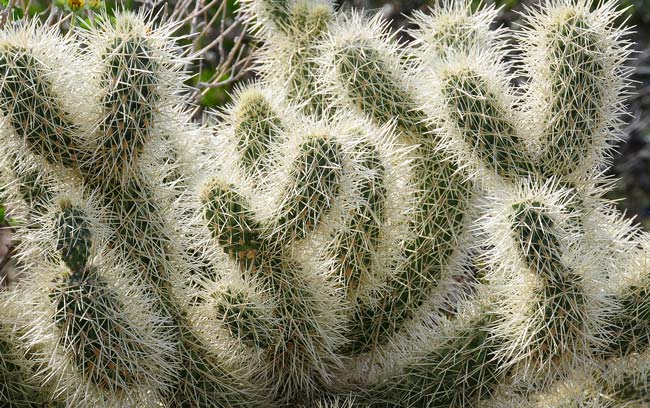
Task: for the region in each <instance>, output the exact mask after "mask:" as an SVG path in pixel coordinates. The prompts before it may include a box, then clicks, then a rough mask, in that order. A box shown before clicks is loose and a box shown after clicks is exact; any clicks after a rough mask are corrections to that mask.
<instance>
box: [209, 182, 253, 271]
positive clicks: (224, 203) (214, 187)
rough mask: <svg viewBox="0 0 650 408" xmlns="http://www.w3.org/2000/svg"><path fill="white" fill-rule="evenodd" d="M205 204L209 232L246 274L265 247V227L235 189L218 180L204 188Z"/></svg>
mask: <svg viewBox="0 0 650 408" xmlns="http://www.w3.org/2000/svg"><path fill="white" fill-rule="evenodd" d="M202 201H203V204H204V206H205V219H206V221H207V225H208V228H209V229H210V231H211V232H212V235H213V236H214V237H215V238H216V240H217V242H218V243H219V245H220V246H221V248H222V249H223V251H224V252H225V253H226V254H228V256H230V257H231V258H234V259H235V260H237V262H238V263H239V264H240V266H241V268H242V270H244V271H246V270H248V268H249V266H251V265H253V264H254V263H255V258H256V257H257V255H258V252H259V250H260V247H261V246H262V238H261V237H260V230H261V226H260V225H259V223H258V222H256V221H255V220H254V218H253V212H252V211H251V210H250V209H249V205H248V203H247V202H246V200H245V198H244V197H242V196H241V194H239V193H237V192H236V191H235V189H234V186H233V185H225V184H224V183H222V182H221V181H220V180H214V181H213V182H212V184H211V185H206V186H205V187H204V196H203V200H202Z"/></svg>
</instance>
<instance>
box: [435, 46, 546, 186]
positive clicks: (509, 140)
mask: <svg viewBox="0 0 650 408" xmlns="http://www.w3.org/2000/svg"><path fill="white" fill-rule="evenodd" d="M469 61H470V60H469V59H468V60H467V62H469ZM472 62H474V61H472ZM461 66H462V65H461ZM497 68H503V67H498V66H497ZM443 71H444V72H443V73H441V78H440V82H441V84H440V85H441V89H440V93H441V96H442V98H443V101H442V102H443V104H444V112H445V116H446V117H445V118H444V120H446V121H447V123H448V125H449V126H450V127H451V132H453V133H454V134H455V136H457V137H459V138H460V139H461V144H462V145H464V146H465V149H464V150H466V151H465V152H463V153H465V154H469V155H472V156H475V157H473V158H472V159H473V160H478V161H479V162H480V165H481V166H482V167H483V168H484V169H486V171H487V172H488V173H491V174H494V173H496V174H497V175H499V176H501V177H502V178H504V179H506V180H508V181H511V182H512V181H515V180H517V179H519V178H522V177H527V176H530V175H533V174H535V168H534V165H533V163H532V161H530V160H529V159H528V155H527V153H528V152H527V148H526V145H525V144H524V143H523V141H522V139H521V136H520V135H519V134H518V133H519V132H518V129H517V127H516V122H515V121H514V118H513V111H512V110H511V106H509V105H508V104H506V102H505V98H504V96H505V89H499V87H498V86H496V84H493V85H494V86H490V82H489V81H490V79H489V78H485V77H484V76H483V75H481V73H479V72H477V71H476V70H475V69H472V68H470V67H469V66H465V67H463V68H460V69H457V70H456V69H445V68H443ZM503 74H505V73H503ZM497 75H498V74H497ZM493 81H494V80H493ZM499 91H502V92H499ZM468 161H469V160H468Z"/></svg>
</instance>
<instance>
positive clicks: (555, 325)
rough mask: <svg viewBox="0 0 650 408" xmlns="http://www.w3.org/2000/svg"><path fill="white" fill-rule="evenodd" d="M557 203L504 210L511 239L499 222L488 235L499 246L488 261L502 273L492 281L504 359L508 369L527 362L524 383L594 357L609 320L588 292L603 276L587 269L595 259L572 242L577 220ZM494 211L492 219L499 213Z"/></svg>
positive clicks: (537, 201)
mask: <svg viewBox="0 0 650 408" xmlns="http://www.w3.org/2000/svg"><path fill="white" fill-rule="evenodd" d="M550 197H551V196H549V198H548V200H549V201H548V202H546V201H544V200H543V198H544V197H543V196H542V195H538V196H537V197H535V196H534V195H531V196H529V197H526V198H522V199H521V200H514V202H511V203H510V204H508V203H506V204H504V205H505V206H509V207H510V208H509V209H505V211H506V212H505V213H504V216H505V217H504V219H503V220H502V221H501V222H504V223H505V225H503V226H504V227H506V228H507V231H508V232H506V231H503V230H502V229H501V227H500V226H499V225H498V224H496V223H495V224H492V223H490V224H489V226H486V228H491V229H493V231H487V230H486V233H488V234H491V238H490V240H491V242H493V243H494V244H495V249H494V250H493V255H492V256H490V257H488V263H489V264H490V265H491V267H492V268H493V270H494V274H491V275H490V277H491V278H490V281H491V284H493V285H494V287H495V288H496V289H495V290H496V292H497V293H500V294H501V296H499V299H500V300H499V302H502V303H499V306H498V307H497V310H498V312H497V314H498V315H499V316H500V318H499V321H498V323H497V327H498V329H497V331H498V332H499V333H502V334H503V336H504V344H503V348H502V349H501V350H500V352H501V353H502V354H501V358H502V359H504V363H505V364H519V363H521V365H520V368H521V369H522V370H523V372H522V374H523V375H524V376H530V377H532V378H535V377H536V376H538V375H541V376H542V377H543V378H545V379H548V378H550V376H552V375H554V374H556V373H557V372H559V371H562V370H564V369H566V368H567V367H573V366H575V365H576V364H577V363H578V362H581V361H584V360H585V359H588V358H589V357H590V356H591V355H592V352H593V350H594V348H596V347H597V346H598V344H599V343H598V341H597V340H596V339H597V335H598V330H599V329H598V327H599V325H600V324H601V323H602V321H600V319H602V314H603V312H602V310H603V300H602V299H601V298H600V297H599V296H598V294H597V291H589V290H588V288H589V285H598V280H597V277H596V276H595V275H593V274H594V272H593V271H592V270H591V269H589V267H588V266H586V265H584V264H583V258H582V257H585V256H587V255H586V254H582V253H580V251H581V250H582V249H581V247H580V246H579V245H580V242H579V241H578V242H574V243H572V241H575V240H576V233H575V231H572V230H571V228H570V225H571V219H570V218H569V217H568V216H569V215H571V214H568V213H566V212H567V209H566V207H564V204H562V202H561V201H559V202H554V201H553V200H555V199H551V198H550ZM558 197H559V196H558ZM488 211H489V212H490V213H489V216H492V213H491V211H499V210H498V209H490V210H488ZM565 213H566V214H565ZM558 220H564V221H562V222H563V224H559V221H558ZM504 233H507V234H509V236H503V234H504ZM570 251H573V252H570ZM590 256H592V257H593V255H590ZM592 262H595V261H593V260H592ZM545 376H547V377H545Z"/></svg>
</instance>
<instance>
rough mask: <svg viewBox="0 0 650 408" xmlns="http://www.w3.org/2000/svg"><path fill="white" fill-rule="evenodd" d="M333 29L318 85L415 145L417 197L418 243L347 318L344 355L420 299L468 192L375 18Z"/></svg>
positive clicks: (387, 330) (367, 344)
mask: <svg viewBox="0 0 650 408" xmlns="http://www.w3.org/2000/svg"><path fill="white" fill-rule="evenodd" d="M340 24H341V26H340V27H338V28H336V30H338V31H335V34H331V37H332V38H331V39H330V41H329V43H328V44H327V45H326V46H324V48H326V50H327V51H326V52H325V56H324V57H323V58H322V64H323V65H324V66H328V67H331V68H330V69H329V71H325V73H324V75H325V76H329V78H328V79H326V80H324V82H325V83H326V85H325V86H327V87H331V89H336V92H334V93H337V94H339V95H341V97H340V99H341V105H343V106H348V107H350V108H352V109H355V110H356V111H358V112H359V113H361V114H362V115H364V116H366V117H368V118H369V119H371V120H372V121H373V122H374V123H376V124H378V125H380V126H381V125H383V124H386V123H391V122H394V123H395V127H396V129H397V130H398V131H399V132H400V134H401V141H402V143H404V145H406V146H417V149H415V150H414V151H413V155H412V158H413V160H414V166H413V167H414V174H413V178H412V180H413V183H414V185H415V189H416V190H418V191H420V192H421V193H419V195H418V198H417V200H418V202H417V203H416V208H417V209H416V210H415V214H414V220H413V222H412V229H413V231H414V232H415V234H416V235H417V237H418V238H417V239H415V240H413V241H412V242H408V243H406V244H405V245H404V249H403V251H404V258H406V262H404V264H403V265H399V266H397V268H398V269H399V272H398V274H396V276H395V277H394V278H393V279H392V281H391V282H390V286H391V287H390V289H389V290H388V291H387V293H389V294H390V295H389V296H385V297H383V298H382V299H380V301H379V302H373V303H372V304H365V305H364V304H362V305H360V306H359V307H358V308H357V309H356V311H355V314H354V316H353V320H354V321H355V323H354V326H353V328H352V329H351V330H350V333H349V334H348V337H349V338H350V339H351V340H352V341H351V343H350V345H349V346H348V347H347V350H348V351H349V352H352V353H354V354H357V353H363V352H367V351H370V350H371V349H373V348H374V347H376V346H377V345H378V343H379V344H381V343H385V342H386V341H387V340H388V339H389V338H390V336H391V335H392V334H394V333H396V332H398V331H399V330H400V329H401V328H402V327H403V325H404V323H405V322H407V321H408V320H409V318H410V317H412V316H413V314H414V312H415V311H416V310H417V309H418V308H419V307H420V306H421V305H422V304H423V302H424V301H425V299H426V298H427V297H428V295H429V293H428V292H429V291H430V289H431V288H432V287H435V285H436V283H437V280H438V279H439V278H440V275H441V273H442V270H443V269H444V268H445V267H446V266H447V265H448V262H449V258H450V257H451V255H452V254H453V253H454V250H455V249H456V239H457V237H458V236H459V235H460V234H461V231H462V227H463V223H464V222H463V219H464V215H465V214H466V208H467V207H466V206H467V205H468V201H469V200H470V198H471V195H472V192H471V188H470V187H469V185H468V182H467V181H466V180H465V179H464V177H463V175H462V174H461V172H460V171H459V169H458V168H457V167H456V166H455V164H454V163H452V162H450V161H449V160H445V159H444V158H443V157H442V156H441V154H440V151H439V149H438V148H437V143H438V140H437V137H436V135H435V126H432V125H431V124H432V122H433V120H431V119H430V117H429V116H428V115H427V114H426V113H425V112H424V111H423V110H421V109H420V108H419V106H418V102H417V100H416V99H415V97H414V92H413V91H412V89H411V87H410V85H409V84H407V83H405V80H404V77H406V76H407V73H406V72H407V71H406V70H405V69H404V67H402V66H401V63H400V62H399V58H400V57H399V56H400V54H399V53H398V52H397V51H395V46H394V45H393V44H392V43H391V41H392V40H391V38H387V36H386V35H385V34H384V29H383V27H382V25H381V23H380V22H379V20H377V19H373V20H372V21H370V22H367V23H366V22H361V21H360V18H359V16H357V15H354V16H353V17H351V18H349V19H347V20H344V21H343V22H342V23H340ZM333 30H334V29H333ZM355 30H356V31H355ZM366 32H367V33H369V34H365V33H366ZM391 51H393V52H394V54H391ZM432 248H433V249H432Z"/></svg>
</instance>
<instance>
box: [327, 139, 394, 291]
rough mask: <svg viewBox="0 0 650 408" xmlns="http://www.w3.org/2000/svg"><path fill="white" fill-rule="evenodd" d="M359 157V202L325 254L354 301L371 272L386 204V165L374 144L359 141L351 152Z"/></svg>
mask: <svg viewBox="0 0 650 408" xmlns="http://www.w3.org/2000/svg"><path fill="white" fill-rule="evenodd" d="M352 154H354V155H358V157H356V159H357V160H359V165H360V168H361V169H362V170H363V174H364V176H363V177H364V179H363V180H361V181H360V182H359V186H358V193H359V195H360V197H359V198H360V199H361V200H360V202H359V203H358V206H357V207H355V208H354V209H353V210H352V211H353V212H352V213H351V214H350V216H349V218H348V219H347V221H346V226H345V227H344V228H341V229H340V230H337V231H336V232H335V234H334V236H333V237H332V240H331V241H330V243H329V245H328V248H327V253H328V256H329V257H331V258H332V259H334V261H335V264H334V269H335V271H336V273H338V275H339V278H340V279H341V281H342V282H343V284H344V286H345V288H346V291H347V295H348V299H350V300H352V301H354V299H355V298H356V296H357V293H358V292H359V291H362V290H363V288H362V287H363V286H364V285H365V284H366V283H367V282H368V281H369V280H370V279H371V277H372V275H373V266H374V265H373V258H374V254H375V251H376V249H377V245H379V241H380V237H381V233H382V226H383V223H384V221H385V214H384V210H385V207H386V196H387V194H388V191H387V188H386V168H385V165H384V163H383V161H382V157H381V155H380V152H379V150H378V149H377V146H375V145H373V144H372V143H371V142H368V141H361V142H359V143H358V144H356V145H355V146H354V151H353V152H352Z"/></svg>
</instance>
